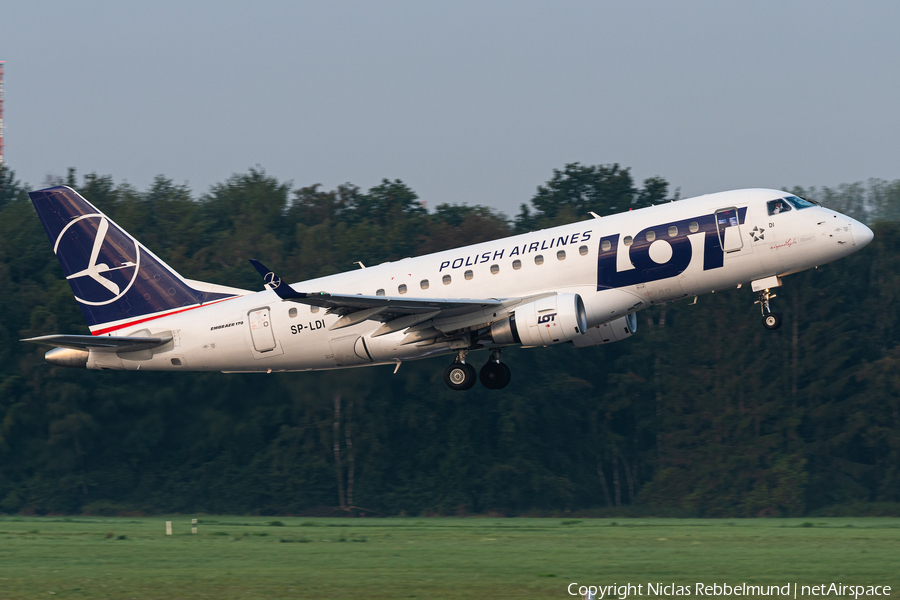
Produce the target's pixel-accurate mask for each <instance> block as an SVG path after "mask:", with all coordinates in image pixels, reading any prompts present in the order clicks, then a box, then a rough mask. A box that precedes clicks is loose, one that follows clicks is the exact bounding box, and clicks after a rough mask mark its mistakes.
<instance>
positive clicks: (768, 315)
mask: <svg viewBox="0 0 900 600" xmlns="http://www.w3.org/2000/svg"><path fill="white" fill-rule="evenodd" d="M775 297H776V296H775V294H773V293H772V292H771V291H769V288H766V289H764V290H761V291H760V292H759V300H757V301H756V302H754V304H759V307H760V309H761V310H762V315H763V327H765V328H766V329H769V330H775V329H778V328H779V327H781V315H780V314H778V313H777V312H772V309H771V308H770V307H769V300H771V299H772V298H775Z"/></svg>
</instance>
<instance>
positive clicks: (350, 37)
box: [0, 0, 900, 215]
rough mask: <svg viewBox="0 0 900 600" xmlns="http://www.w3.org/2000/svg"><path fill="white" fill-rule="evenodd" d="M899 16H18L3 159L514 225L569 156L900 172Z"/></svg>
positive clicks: (293, 10) (713, 182)
mask: <svg viewBox="0 0 900 600" xmlns="http://www.w3.org/2000/svg"><path fill="white" fill-rule="evenodd" d="M898 23H900V2H897V1H896V0H867V1H865V2H849V1H848V2H834V1H829V0H817V1H791V2H784V1H783V0H779V1H768V0H754V1H753V2H732V1H728V0H717V1H706V0H679V1H678V2H672V1H669V0H666V1H653V0H638V1H628V2H626V1H621V2H605V1H600V0H594V1H565V0H554V1H553V2H550V1H546V2H536V1H532V0H517V1H495V2H485V1H484V0H481V1H477V2H470V1H467V0H457V1H454V2H438V1H429V2H423V1H418V0H416V1H409V2H399V1H381V2H375V1H341V0H333V1H328V2H324V1H323V2H308V1H298V0H293V1H288V2H277V1H270V2H266V1H263V2H254V3H250V2H237V1H234V0H215V1H212V0H197V1H190V0H181V1H177V2H176V1H170V0H154V2H143V3H136V2H112V1H108V0H107V1H104V0H81V1H79V2H65V1H58V2H47V1H43V0H30V1H29V2H10V3H6V4H4V6H3V7H2V8H0V60H5V61H6V64H5V70H6V77H5V106H4V108H5V110H4V113H5V114H4V124H5V131H4V135H5V143H6V153H5V159H6V163H7V165H8V166H10V167H11V168H12V169H14V170H15V172H16V175H17V178H18V179H20V180H21V181H22V182H23V183H27V184H29V185H30V186H32V187H39V186H41V184H42V183H43V182H45V181H47V178H48V175H49V176H61V175H64V174H65V173H66V169H67V168H68V167H74V168H76V169H77V171H78V173H79V177H80V176H81V175H83V174H85V173H89V172H96V173H99V174H101V175H112V176H113V177H114V178H115V180H116V181H117V182H122V181H125V182H128V183H131V184H133V185H135V186H137V187H138V188H139V189H146V187H147V186H148V185H149V184H150V183H151V182H152V181H153V178H154V177H155V176H157V175H159V174H162V175H165V176H166V177H168V178H170V179H172V180H174V181H175V182H176V183H185V184H187V185H189V186H190V187H191V189H193V190H194V192H195V193H196V194H198V195H199V194H202V193H204V192H206V191H208V190H209V187H210V186H211V185H213V184H216V183H221V182H224V181H225V180H226V179H227V178H228V177H230V176H231V175H232V174H234V173H244V172H247V170H248V169H250V168H252V167H255V166H257V165H259V166H261V167H262V168H264V169H265V171H266V172H267V173H268V174H270V175H273V176H275V177H277V178H278V179H279V180H290V181H292V182H293V184H294V186H295V187H300V186H307V185H312V184H315V183H320V184H322V186H323V187H324V188H326V189H333V188H334V187H336V186H337V185H339V184H341V183H344V182H351V183H353V184H355V185H358V186H360V187H362V188H364V189H368V188H369V187H371V186H373V185H376V184H378V183H379V182H380V181H381V179H383V178H388V179H401V180H403V181H404V182H405V183H407V184H408V185H409V186H410V187H412V188H413V189H414V190H415V191H416V192H417V193H418V194H419V196H420V197H421V198H422V199H423V200H424V201H425V202H426V203H427V206H428V207H429V208H432V207H434V206H436V205H437V204H441V203H445V202H449V203H467V204H470V205H473V204H480V205H487V206H491V207H494V208H496V209H498V210H500V211H502V212H505V213H506V214H508V215H512V214H515V213H516V212H517V211H518V206H519V205H520V204H521V203H523V202H527V201H528V200H530V199H531V197H532V196H533V195H534V193H535V190H536V187H537V186H538V185H540V184H541V183H543V182H546V181H547V180H548V179H549V178H550V177H551V176H552V174H553V170H554V169H562V168H563V167H564V166H565V165H566V164H567V163H571V162H580V163H582V164H592V165H593V164H610V163H619V164H620V165H622V166H625V167H629V168H631V171H632V174H633V175H634V177H635V178H636V180H637V181H639V182H640V181H643V179H645V178H647V177H651V176H662V177H664V178H665V179H666V180H668V181H669V182H670V184H671V187H672V189H673V190H674V189H675V188H680V192H681V196H682V197H688V196H694V195H700V194H705V193H711V192H716V191H722V190H727V189H735V188H742V187H775V188H783V187H791V186H795V185H802V186H804V187H806V186H835V185H838V184H841V183H851V182H855V181H861V180H866V179H869V178H873V177H875V178H882V179H890V180H892V179H900V161H898V152H897V140H898V139H900V135H898V134H900V102H898V99H900V35H897V33H896V26H897V24H898Z"/></svg>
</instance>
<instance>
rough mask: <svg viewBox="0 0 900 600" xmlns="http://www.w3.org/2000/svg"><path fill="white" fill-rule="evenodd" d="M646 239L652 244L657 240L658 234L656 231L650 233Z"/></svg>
mask: <svg viewBox="0 0 900 600" xmlns="http://www.w3.org/2000/svg"><path fill="white" fill-rule="evenodd" d="M646 237H647V241H648V242H652V241H653V240H655V239H656V232H655V231H648V232H647V235H646Z"/></svg>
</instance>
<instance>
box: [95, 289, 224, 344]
mask: <svg viewBox="0 0 900 600" xmlns="http://www.w3.org/2000/svg"><path fill="white" fill-rule="evenodd" d="M234 298H240V296H232V297H231V298H222V299H221V300H215V301H214V302H209V303H207V304H198V305H197V306H189V307H187V308H181V309H179V310H173V311H171V312H167V313H164V314H161V315H153V316H152V317H147V318H145V319H136V320H134V321H129V322H127V323H121V324H119V325H113V326H112V327H106V328H104V329H98V330H97V331H92V332H91V335H103V334H105V333H110V332H113V331H118V330H119V329H125V328H126V327H131V326H132V325H138V324H139V323H146V322H147V321H154V320H156V319H162V318H163V317H168V316H171V315H177V314H178V313H183V312H186V311H189V310H194V309H195V308H203V307H205V306H212V305H213V304H218V303H219V302H225V301H226V300H232V299H234Z"/></svg>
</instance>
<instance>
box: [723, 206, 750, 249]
mask: <svg viewBox="0 0 900 600" xmlns="http://www.w3.org/2000/svg"><path fill="white" fill-rule="evenodd" d="M716 231H717V232H718V233H719V244H720V245H721V246H722V251H723V252H726V253H727V252H737V251H738V250H740V249H741V248H743V247H744V239H743V238H742V237H741V225H740V223H739V219H738V211H737V209H736V208H723V209H720V210H717V211H716Z"/></svg>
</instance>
